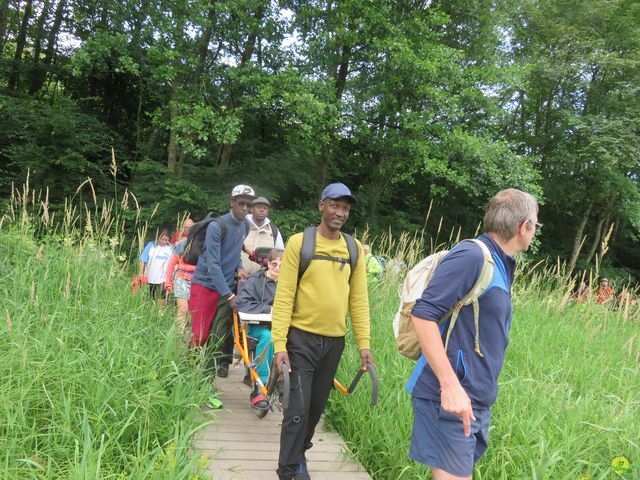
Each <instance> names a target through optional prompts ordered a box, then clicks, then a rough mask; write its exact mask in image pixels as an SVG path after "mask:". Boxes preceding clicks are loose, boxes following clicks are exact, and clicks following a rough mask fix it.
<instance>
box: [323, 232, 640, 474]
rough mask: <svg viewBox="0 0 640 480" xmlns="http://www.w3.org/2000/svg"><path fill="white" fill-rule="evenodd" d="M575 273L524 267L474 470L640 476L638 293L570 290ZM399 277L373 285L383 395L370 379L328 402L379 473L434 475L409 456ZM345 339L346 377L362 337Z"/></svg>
mask: <svg viewBox="0 0 640 480" xmlns="http://www.w3.org/2000/svg"><path fill="white" fill-rule="evenodd" d="M452 238H455V236H454V237H452ZM405 245H406V243H405ZM418 255H419V253H414V254H412V255H406V257H409V258H413V257H416V256H418ZM577 280H578V279H576V278H573V277H571V275H570V274H569V273H568V272H567V270H566V267H565V266H564V264H562V263H561V262H557V263H555V264H551V265H548V264H545V263H537V264H532V263H529V264H524V265H523V264H521V266H520V267H519V269H518V273H517V279H516V283H515V284H514V287H513V301H514V321H513V324H512V329H511V344H510V347H509V349H508V350H507V357H506V362H505V365H504V368H503V371H502V374H501V377H500V382H499V391H500V393H499V397H498V401H497V403H496V404H495V405H494V408H493V418H492V426H491V429H490V434H489V449H488V451H487V453H486V455H485V456H484V457H483V459H482V460H481V461H480V462H479V463H478V465H477V466H476V469H475V472H474V478H475V479H488V480H496V479H505V480H506V479H536V480H539V479H549V480H556V479H592V480H595V479H600V480H604V479H610V478H622V479H640V421H639V419H640V375H639V373H640V334H639V333H638V332H639V330H640V329H639V327H640V314H639V313H638V310H637V305H636V306H635V307H633V308H630V307H627V308H617V309H610V308H606V307H604V306H602V305H599V304H597V303H595V302H593V301H589V302H583V303H576V302H574V301H572V300H571V292H572V290H573V285H575V283H576V281H577ZM397 285H398V283H397V280H396V281H395V282H393V281H389V279H386V280H384V281H382V282H380V283H378V284H374V285H372V286H371V287H370V299H371V301H370V308H371V322H372V340H371V344H372V352H373V355H374V359H375V361H376V364H377V367H378V373H379V375H380V382H381V385H380V399H379V405H378V406H377V407H373V408H372V407H370V406H369V404H368V402H369V391H368V390H367V386H365V385H362V386H360V387H358V390H356V392H355V393H354V395H352V396H350V397H345V396H343V395H340V394H337V393H334V394H332V397H331V400H330V403H329V407H328V409H327V418H328V419H329V420H330V422H331V423H332V424H333V426H334V427H335V428H336V429H337V430H338V432H339V433H340V434H341V435H342V436H343V438H345V440H346V441H347V442H348V444H349V446H350V448H351V451H352V452H353V453H354V455H355V457H356V458H357V459H358V460H359V461H360V462H361V463H362V464H363V465H364V466H365V468H367V470H368V471H369V472H370V473H371V474H372V476H373V478H374V479H375V480H382V479H385V480H399V479H407V480H408V479H417V478H425V479H426V478H430V477H429V474H428V473H427V472H428V470H427V469H426V468H424V467H423V466H422V465H419V464H416V463H414V462H412V461H410V460H409V459H408V451H409V443H410V437H411V425H412V421H413V412H412V408H411V403H410V395H409V394H408V393H407V392H406V391H405V390H404V386H405V384H406V381H407V379H408V377H409V375H410V373H411V371H412V369H413V366H414V362H413V361H411V360H408V359H406V358H404V357H402V356H401V355H400V354H399V353H398V352H397V351H396V349H395V345H394V338H393V331H392V319H393V316H394V314H395V312H396V310H397V308H398V301H399V300H398V297H397ZM347 345H348V347H347V349H346V350H345V354H344V355H343V361H342V363H341V365H340V369H339V373H338V375H339V378H344V379H345V380H348V379H349V378H351V377H352V376H353V374H354V372H355V371H356V369H357V367H358V365H359V358H358V354H357V349H356V348H355V346H354V342H353V340H352V339H350V340H349V341H348V342H347ZM364 383H366V382H364ZM617 456H625V457H626V458H627V459H629V460H630V461H631V469H630V470H629V471H627V472H625V473H624V475H615V474H614V472H613V470H612V466H611V462H612V460H613V459H614V458H615V457H617Z"/></svg>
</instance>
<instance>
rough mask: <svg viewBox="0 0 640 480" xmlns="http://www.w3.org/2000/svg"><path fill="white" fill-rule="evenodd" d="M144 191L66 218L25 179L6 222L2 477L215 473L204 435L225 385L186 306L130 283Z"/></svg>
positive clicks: (2, 225)
mask: <svg viewBox="0 0 640 480" xmlns="http://www.w3.org/2000/svg"><path fill="white" fill-rule="evenodd" d="M84 187H87V188H91V184H90V181H88V182H87V183H86V185H84ZM133 198H135V197H133V196H131V195H130V194H129V193H128V192H125V194H124V196H123V198H122V201H121V202H118V203H117V204H116V202H115V201H111V202H109V201H102V202H101V201H99V200H98V199H97V198H96V197H95V196H92V199H93V203H92V204H91V206H88V205H84V206H83V207H82V212H83V214H82V215H80V214H79V213H77V212H78V211H80V210H79V209H76V208H75V207H74V206H73V204H74V203H73V202H72V201H69V202H67V209H66V210H65V211H64V212H61V214H59V215H56V214H55V213H52V212H50V211H49V208H48V203H47V195H46V193H45V194H44V195H39V194H36V193H35V192H34V191H32V190H29V187H28V185H25V187H23V188H22V189H21V190H18V189H14V193H13V195H12V198H11V201H10V205H9V208H8V210H7V212H6V213H5V214H4V215H3V217H2V219H1V220H0V267H1V269H0V272H1V273H0V295H1V296H2V298H3V301H2V312H1V313H2V318H3V320H4V321H3V322H1V323H0V378H2V379H3V381H2V382H0V405H1V406H2V407H1V412H0V478H2V479H16V480H23V479H78V480H80V479H82V480H86V479H117V480H124V479H154V480H160V479H163V480H164V479H197V478H201V472H203V471H204V467H205V465H206V459H203V458H200V457H199V456H198V455H197V454H196V452H194V451H193V450H192V439H193V436H194V434H195V433H196V431H197V430H198V429H200V428H202V427H203V426H204V425H206V424H207V421H208V420H207V418H206V417H203V416H202V415H201V413H200V405H202V404H203V403H204V401H205V398H206V395H207V392H208V391H209V389H210V387H211V385H210V383H209V382H208V381H207V378H206V376H205V375H203V374H202V371H201V370H200V368H199V365H201V364H202V362H201V359H200V358H199V357H198V356H196V355H191V354H189V352H188V351H187V349H186V345H185V342H184V341H181V340H182V339H181V338H179V337H178V336H177V335H176V333H175V331H174V325H175V321H174V314H175V313H174V312H173V310H171V309H168V310H159V309H158V308H157V307H156V306H155V304H154V303H153V302H152V301H151V300H150V299H148V298H147V296H146V295H141V294H138V295H132V294H131V292H130V288H129V282H130V277H129V275H128V274H127V268H126V264H127V261H126V257H127V253H126V251H125V250H124V241H123V240H124V231H125V228H124V224H125V219H124V217H125V215H124V213H126V210H127V208H128V206H127V202H128V201H129V200H130V199H133ZM56 218H57V219H56ZM134 218H135V214H134ZM139 229H140V231H144V226H142V225H141V226H139ZM123 256H124V257H125V258H123Z"/></svg>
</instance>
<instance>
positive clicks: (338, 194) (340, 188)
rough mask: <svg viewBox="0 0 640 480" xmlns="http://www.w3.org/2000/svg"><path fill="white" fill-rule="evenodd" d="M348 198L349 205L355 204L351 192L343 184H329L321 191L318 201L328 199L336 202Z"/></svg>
mask: <svg viewBox="0 0 640 480" xmlns="http://www.w3.org/2000/svg"><path fill="white" fill-rule="evenodd" d="M345 197H346V198H348V199H349V201H350V202H351V203H356V197H354V196H353V195H352V194H351V190H349V187H347V186H346V185H345V184H344V183H330V184H329V185H327V186H326V187H325V189H324V190H323V191H322V195H320V201H322V200H326V199H327V198H330V199H331V200H337V199H339V198H345Z"/></svg>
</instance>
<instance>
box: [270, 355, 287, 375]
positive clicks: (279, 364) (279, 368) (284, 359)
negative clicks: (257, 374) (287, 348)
mask: <svg viewBox="0 0 640 480" xmlns="http://www.w3.org/2000/svg"><path fill="white" fill-rule="evenodd" d="M274 363H275V364H276V372H278V374H280V372H281V371H282V364H283V363H286V364H287V368H288V369H289V373H291V362H290V361H289V354H288V353H287V352H278V353H276V356H275V358H274Z"/></svg>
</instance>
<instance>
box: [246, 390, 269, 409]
mask: <svg viewBox="0 0 640 480" xmlns="http://www.w3.org/2000/svg"><path fill="white" fill-rule="evenodd" d="M249 400H250V401H251V408H255V409H256V410H265V409H267V408H269V402H268V401H267V397H265V396H264V395H263V394H262V393H258V394H257V395H253V394H251V396H250V397H249Z"/></svg>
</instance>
